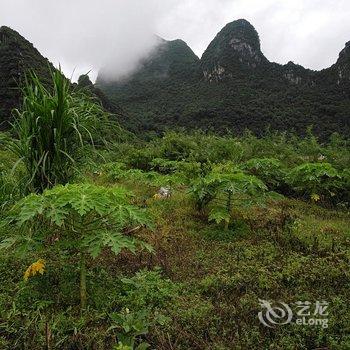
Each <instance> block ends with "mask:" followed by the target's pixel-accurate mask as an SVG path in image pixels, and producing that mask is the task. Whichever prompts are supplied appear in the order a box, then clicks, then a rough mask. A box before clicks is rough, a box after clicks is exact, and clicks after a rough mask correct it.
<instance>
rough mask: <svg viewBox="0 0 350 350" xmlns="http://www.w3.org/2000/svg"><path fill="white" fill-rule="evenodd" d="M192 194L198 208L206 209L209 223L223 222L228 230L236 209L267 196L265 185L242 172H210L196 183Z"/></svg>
mask: <svg viewBox="0 0 350 350" xmlns="http://www.w3.org/2000/svg"><path fill="white" fill-rule="evenodd" d="M190 191H191V193H192V196H193V198H194V199H195V201H196V205H197V207H198V209H200V210H201V211H202V212H203V210H204V209H208V210H209V214H208V219H209V221H215V222H216V223H217V224H219V223H221V222H224V223H225V228H227V227H228V225H229V223H230V221H231V218H232V211H233V209H234V208H235V206H237V207H238V206H246V205H250V204H253V203H258V202H259V201H260V199H261V198H262V197H264V195H265V194H266V191H267V187H266V185H265V184H264V183H263V182H262V181H261V180H259V179H258V178H256V177H255V176H251V175H247V174H244V173H243V172H239V171H236V172H233V173H231V174H220V173H219V174H218V173H215V172H212V173H210V174H209V175H208V176H206V177H204V178H200V179H199V180H197V181H196V182H195V183H194V184H193V186H192V188H191V190H190Z"/></svg>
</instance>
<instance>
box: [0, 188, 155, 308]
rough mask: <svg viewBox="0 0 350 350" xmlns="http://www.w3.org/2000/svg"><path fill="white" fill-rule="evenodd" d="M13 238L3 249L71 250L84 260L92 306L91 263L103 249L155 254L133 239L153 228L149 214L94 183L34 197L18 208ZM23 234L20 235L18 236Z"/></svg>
mask: <svg viewBox="0 0 350 350" xmlns="http://www.w3.org/2000/svg"><path fill="white" fill-rule="evenodd" d="M11 223H12V224H15V225H16V226H17V227H14V228H13V230H12V231H13V232H16V233H15V234H12V235H11V236H9V237H7V238H5V239H4V240H3V241H2V243H1V246H0V247H1V248H11V249H13V248H17V251H19V252H21V253H24V254H25V253H27V252H29V251H35V252H36V253H37V254H38V255H40V254H45V250H54V249H56V251H58V252H60V253H62V252H65V254H66V255H68V256H69V257H70V258H73V259H75V257H78V258H79V261H80V303H81V308H82V309H85V307H86V303H87V290H86V276H87V273H86V261H87V258H88V256H91V257H92V258H96V257H98V256H99V255H100V253H101V251H102V249H103V248H109V249H110V250H111V251H112V252H113V253H114V254H116V255H118V254H119V253H120V252H121V250H122V249H127V250H130V251H132V252H135V251H136V249H137V248H141V249H146V250H148V251H151V250H152V248H151V246H150V245H148V244H147V243H145V242H143V241H142V240H138V239H136V238H134V237H132V236H131V235H130V233H131V231H134V230H135V226H136V228H139V227H141V226H142V225H145V226H150V225H151V223H150V220H149V218H148V216H147V213H146V212H145V211H144V210H143V209H140V208H138V207H137V206H135V205H132V204H130V193H128V192H127V191H126V190H125V189H123V188H120V187H112V188H105V187H102V186H96V185H92V184H67V185H65V186H63V185H58V186H55V187H54V188H52V189H50V190H45V191H44V192H43V193H42V194H30V195H28V196H27V197H25V198H24V199H22V200H21V201H20V202H18V203H17V204H16V205H15V206H14V208H13V209H12V215H11V219H10V224H11ZM17 232H18V233H17Z"/></svg>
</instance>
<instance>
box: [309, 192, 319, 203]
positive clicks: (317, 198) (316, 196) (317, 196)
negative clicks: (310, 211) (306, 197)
mask: <svg viewBox="0 0 350 350" xmlns="http://www.w3.org/2000/svg"><path fill="white" fill-rule="evenodd" d="M311 200H313V201H314V202H318V201H319V200H320V196H319V195H318V194H316V193H313V194H312V195H311Z"/></svg>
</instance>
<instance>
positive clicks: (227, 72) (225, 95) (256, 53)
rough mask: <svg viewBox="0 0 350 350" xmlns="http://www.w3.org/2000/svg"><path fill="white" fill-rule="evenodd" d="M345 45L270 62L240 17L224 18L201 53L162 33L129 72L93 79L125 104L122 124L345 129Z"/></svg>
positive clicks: (349, 93)
mask: <svg viewBox="0 0 350 350" xmlns="http://www.w3.org/2000/svg"><path fill="white" fill-rule="evenodd" d="M349 66H350V47H349V43H347V44H346V46H345V48H344V49H343V50H342V51H341V53H340V55H339V59H338V61H337V62H336V63H335V64H334V65H333V66H331V67H330V68H328V69H324V70H322V71H313V70H310V69H306V68H304V67H302V66H300V65H296V64H294V63H293V62H289V63H288V64H286V65H280V64H277V63H273V62H269V60H268V59H267V58H266V57H265V56H264V54H263V53H262V51H261V47H260V40H259V35H258V33H257V31H256V30H255V28H254V27H253V26H252V25H251V24H250V23H249V22H248V21H246V20H244V19H240V20H237V21H233V22H231V23H229V24H227V25H226V26H225V27H224V28H223V29H222V30H221V31H220V32H219V33H218V34H217V36H216V37H215V38H214V39H213V41H212V42H211V43H210V44H209V46H208V48H207V49H206V50H205V52H204V53H203V55H202V58H201V59H199V58H197V56H196V55H195V54H194V53H193V51H192V50H191V49H190V48H189V47H188V46H187V44H186V43H184V42H183V41H181V40H174V41H166V40H160V42H159V44H158V45H157V47H156V49H154V50H153V51H152V53H151V54H150V56H149V57H148V58H147V59H144V60H143V61H142V62H141V63H140V66H139V68H138V70H137V71H136V72H135V73H133V74H132V75H131V76H129V78H128V79H123V80H118V81H113V80H111V79H108V80H106V79H105V77H104V76H103V75H102V74H99V76H98V78H97V81H96V86H98V87H99V88H100V89H101V90H102V91H104V92H105V93H106V95H107V96H108V97H109V98H111V99H112V100H113V101H114V102H116V103H117V104H120V105H122V106H123V107H124V109H125V111H126V113H127V115H128V118H127V120H125V121H124V124H125V126H127V127H129V128H131V129H132V130H134V131H138V132H144V131H145V130H148V131H156V132H161V131H163V130H165V129H167V128H172V127H186V128H191V129H192V128H201V129H213V130H216V131H220V132H225V131H231V132H242V131H244V130H245V129H250V130H252V131H253V132H254V133H256V134H262V133H263V132H264V131H265V130H266V129H267V128H271V129H276V130H287V131H292V130H294V131H296V132H297V133H299V134H304V133H305V131H306V129H307V127H309V126H313V129H314V132H315V133H317V134H318V135H320V136H321V137H323V138H325V137H328V136H329V135H330V134H331V133H332V132H339V133H341V134H345V135H349V133H350V126H349V123H350V122H349V111H350V88H349V82H350V74H349Z"/></svg>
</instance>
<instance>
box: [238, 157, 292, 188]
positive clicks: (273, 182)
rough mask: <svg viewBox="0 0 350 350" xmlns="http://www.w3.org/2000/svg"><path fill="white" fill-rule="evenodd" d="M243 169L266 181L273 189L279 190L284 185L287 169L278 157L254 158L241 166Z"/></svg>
mask: <svg viewBox="0 0 350 350" xmlns="http://www.w3.org/2000/svg"><path fill="white" fill-rule="evenodd" d="M241 168H242V170H244V171H246V172H247V173H248V174H250V175H254V176H256V177H258V178H259V179H260V180H262V181H264V183H265V184H266V186H267V187H268V188H269V189H270V190H272V191H278V190H280V189H282V188H283V187H284V184H285V180H284V178H285V171H284V170H283V166H282V164H281V162H280V161H279V160H278V159H275V158H252V159H250V160H248V161H247V162H245V163H243V164H242V166H241Z"/></svg>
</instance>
